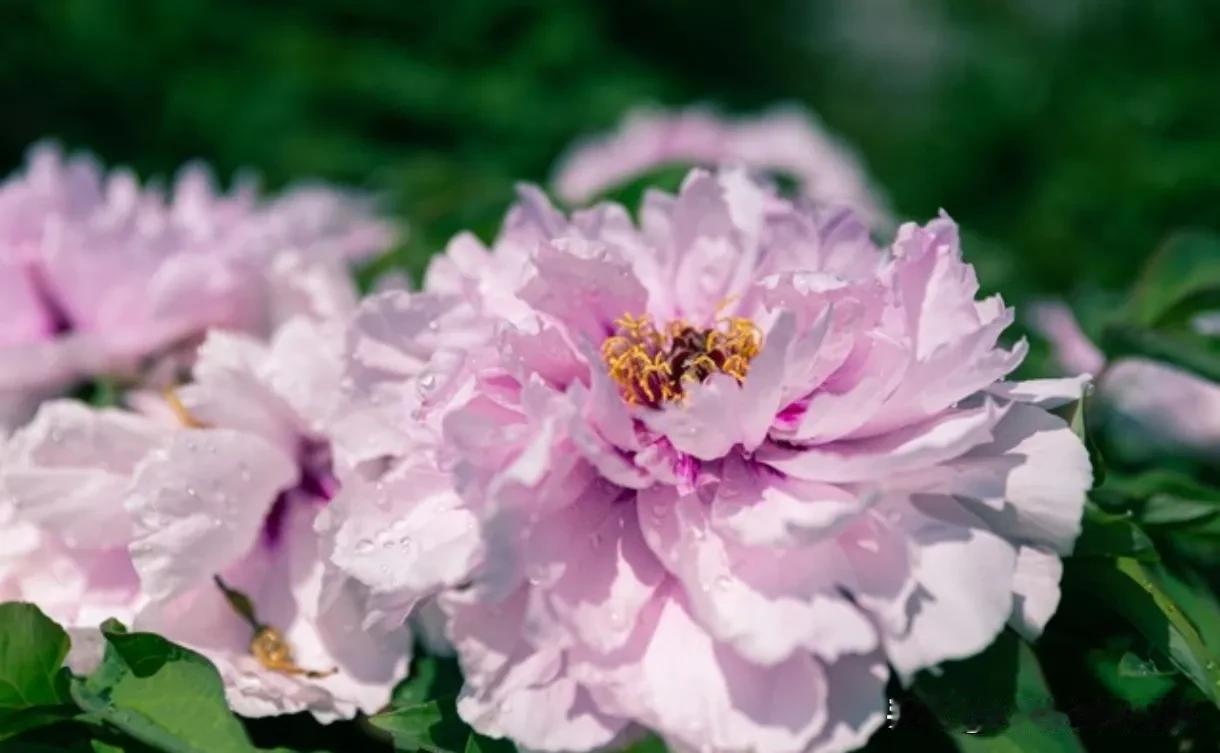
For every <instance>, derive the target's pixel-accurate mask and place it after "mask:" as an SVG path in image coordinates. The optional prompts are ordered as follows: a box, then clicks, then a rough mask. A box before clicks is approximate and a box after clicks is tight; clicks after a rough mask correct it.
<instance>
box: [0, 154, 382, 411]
mask: <svg viewBox="0 0 1220 753" xmlns="http://www.w3.org/2000/svg"><path fill="white" fill-rule="evenodd" d="M392 238H393V232H392V228H391V227H390V226H389V225H388V224H387V223H385V222H382V221H380V220H378V219H375V218H374V217H373V216H372V214H371V213H370V212H369V211H368V207H367V206H365V205H364V204H363V203H362V202H361V201H360V200H357V199H354V198H350V197H347V196H344V195H342V194H339V193H336V192H334V191H332V190H328V189H323V188H317V187H309V188H302V189H299V190H296V191H292V192H289V193H287V194H285V195H283V196H280V197H278V198H275V199H272V200H270V201H267V202H260V201H258V200H257V197H256V196H255V194H254V191H253V190H252V188H251V187H250V186H243V187H239V188H238V189H237V190H235V191H234V192H232V193H230V194H221V193H219V192H218V191H217V189H216V187H215V185H214V184H213V181H212V179H211V177H210V176H209V174H208V173H207V171H206V170H204V169H203V168H201V167H198V166H194V167H188V168H186V169H184V170H183V171H182V173H181V174H180V175H179V177H178V180H177V181H176V183H175V185H174V188H173V191H172V192H171V193H170V194H168V195H165V194H163V193H162V192H161V191H158V190H156V189H154V188H145V187H141V186H140V185H139V184H138V182H137V180H136V178H135V176H134V175H133V174H131V173H130V172H126V171H122V170H120V171H115V172H112V173H110V174H105V173H104V172H103V170H102V168H101V167H100V166H99V165H97V164H96V163H95V162H94V161H92V160H91V159H89V158H87V157H79V156H78V157H72V158H67V159H65V158H64V157H63V156H62V155H61V154H60V152H59V151H58V150H57V149H56V148H55V147H52V146H48V145H40V146H37V147H35V148H34V149H32V150H31V152H30V156H29V162H28V165H27V167H26V170H25V171H24V172H23V173H19V174H17V175H15V176H13V177H11V178H10V179H9V180H8V181H7V182H6V183H4V184H3V185H0V297H2V298H3V300H4V301H5V303H6V306H5V317H4V322H3V323H2V324H0V363H3V364H4V366H3V368H0V430H2V429H3V428H4V427H8V428H12V427H14V426H16V425H19V424H20V423H21V422H22V421H23V420H24V419H25V418H27V417H28V416H29V415H30V413H31V412H32V410H33V408H34V407H35V406H36V405H37V403H38V401H39V400H41V399H44V398H47V397H51V396H54V395H56V394H59V393H62V392H63V391H64V390H65V389H66V388H67V387H68V386H70V385H71V384H72V383H74V382H76V381H79V380H81V379H85V378H88V377H92V376H98V375H107V376H113V377H121V378H124V379H129V378H131V377H132V376H133V375H134V374H136V373H137V372H139V371H140V370H141V369H143V368H145V367H147V365H148V363H147V360H148V359H149V358H152V357H160V356H165V355H167V354H172V353H174V352H176V351H181V350H182V349H183V347H184V346H193V345H194V344H197V343H198V341H199V340H201V339H202V336H203V334H204V332H205V331H206V330H207V329H208V328H209V327H229V328H234V329H239V330H242V331H247V332H251V333H255V334H259V335H266V334H268V333H270V332H271V331H272V329H274V326H275V325H276V324H277V323H278V322H281V321H285V320H287V319H288V318H290V317H291V316H294V315H297V314H310V315H316V316H333V315H335V314H336V313H337V312H338V311H340V310H342V309H344V308H346V307H350V306H351V305H352V304H353V303H354V300H355V290H354V288H353V286H352V283H351V281H350V279H349V277H348V274H347V271H346V265H345V262H346V261H348V260H353V259H358V258H362V257H365V256H368V255H370V254H373V253H375V252H378V251H381V250H384V249H385V248H387V247H388V246H389V244H390V243H391V241H392Z"/></svg>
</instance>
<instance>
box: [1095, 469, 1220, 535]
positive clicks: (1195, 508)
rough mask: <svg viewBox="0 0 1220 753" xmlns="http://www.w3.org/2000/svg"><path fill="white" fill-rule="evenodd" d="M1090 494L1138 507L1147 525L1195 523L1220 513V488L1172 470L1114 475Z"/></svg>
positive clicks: (1112, 504) (1111, 504)
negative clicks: (1132, 474)
mask: <svg viewBox="0 0 1220 753" xmlns="http://www.w3.org/2000/svg"><path fill="white" fill-rule="evenodd" d="M1091 496H1092V497H1093V498H1094V499H1095V500H1097V501H1098V503H1099V504H1101V505H1103V506H1104V507H1106V508H1109V509H1124V510H1133V511H1135V512H1136V513H1137V517H1138V519H1139V521H1140V523H1141V524H1143V525H1146V526H1174V527H1196V526H1198V525H1201V524H1203V523H1206V522H1207V521H1209V520H1211V519H1213V518H1215V517H1216V516H1220V489H1214V488H1212V487H1209V486H1206V485H1204V484H1201V483H1199V482H1198V481H1195V480H1194V479H1193V478H1191V477H1190V476H1187V475H1185V474H1182V473H1179V472H1175V471H1169V470H1161V469H1158V470H1153V471H1148V472H1146V473H1141V474H1138V475H1135V476H1112V477H1111V478H1109V479H1107V481H1106V484H1105V486H1104V487H1102V488H1101V489H1097V490H1095V491H1094V492H1093V494H1092V495H1091Z"/></svg>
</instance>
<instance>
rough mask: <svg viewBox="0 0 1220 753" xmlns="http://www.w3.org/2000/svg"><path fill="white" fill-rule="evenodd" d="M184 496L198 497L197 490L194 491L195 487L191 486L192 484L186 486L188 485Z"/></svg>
mask: <svg viewBox="0 0 1220 753" xmlns="http://www.w3.org/2000/svg"><path fill="white" fill-rule="evenodd" d="M186 496H188V497H198V496H199V492H197V491H195V487H193V486H188V487H186Z"/></svg>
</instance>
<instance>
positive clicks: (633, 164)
mask: <svg viewBox="0 0 1220 753" xmlns="http://www.w3.org/2000/svg"><path fill="white" fill-rule="evenodd" d="M674 164H678V165H692V164H694V165H703V166H708V167H715V166H717V165H729V164H737V165H743V166H745V167H748V168H750V169H752V170H759V171H763V172H770V173H779V174H783V175H787V176H790V177H792V178H795V179H796V181H797V184H798V185H799V187H800V189H801V191H802V192H803V193H804V194H806V195H807V196H809V197H810V198H812V199H813V200H814V201H816V202H818V203H822V204H831V205H837V206H845V207H850V208H852V209H854V210H855V211H856V212H857V213H859V214H860V215H862V216H863V217H864V218H865V219H867V220H868V221H869V223H870V224H872V225H875V226H885V225H888V224H889V221H888V211H887V210H886V208H885V206H884V201H882V199H881V198H880V195H879V194H878V192H877V191H876V189H875V188H874V187H873V186H872V185H870V182H869V179H868V176H867V175H866V174H865V171H864V168H863V166H862V165H861V164H860V160H859V159H858V158H857V157H856V155H854V154H853V153H852V152H851V150H850V149H849V148H848V147H847V146H846V145H845V144H843V143H842V142H840V141H839V140H838V139H836V138H834V137H833V136H831V135H830V134H829V133H827V131H826V129H825V127H824V126H823V125H822V124H821V123H820V122H819V121H818V120H817V118H815V117H814V116H813V115H812V114H810V113H808V112H806V111H804V110H801V109H798V108H780V109H775V110H772V111H770V112H768V113H765V114H763V115H761V116H758V117H754V118H741V119H737V120H732V119H727V118H724V117H721V116H719V115H717V114H716V113H715V112H713V111H711V110H708V109H704V108H700V107H689V108H686V109H684V110H676V111H664V110H637V111H634V112H631V113H628V115H627V116H626V118H624V120H623V123H622V124H621V125H620V126H619V129H618V130H617V131H615V132H613V133H611V134H609V135H605V136H599V137H594V138H591V139H587V140H585V141H582V142H580V143H577V144H576V145H575V146H574V147H573V148H571V149H570V150H569V151H568V153H567V154H566V155H565V156H564V157H563V158H562V159H561V160H560V163H559V167H558V168H557V170H556V172H555V178H554V184H555V190H556V191H557V192H558V193H559V195H560V196H561V197H562V198H563V199H564V200H565V201H569V202H574V203H585V202H588V201H590V200H591V199H593V198H595V197H596V196H597V195H599V194H601V193H603V192H604V191H606V190H607V189H611V188H614V187H615V186H618V185H621V184H622V183H624V182H626V181H628V180H630V179H632V178H635V177H639V176H642V175H644V174H646V173H648V172H649V171H651V170H655V169H657V168H660V167H664V166H666V165H674Z"/></svg>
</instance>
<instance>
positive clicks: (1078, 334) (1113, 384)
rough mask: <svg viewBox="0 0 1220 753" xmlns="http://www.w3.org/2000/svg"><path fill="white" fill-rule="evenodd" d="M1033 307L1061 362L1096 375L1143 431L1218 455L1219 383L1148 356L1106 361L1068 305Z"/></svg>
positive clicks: (1115, 405)
mask: <svg viewBox="0 0 1220 753" xmlns="http://www.w3.org/2000/svg"><path fill="white" fill-rule="evenodd" d="M1031 312H1032V313H1031V317H1030V324H1031V326H1033V327H1034V328H1035V329H1036V330H1037V331H1038V332H1039V333H1040V334H1041V335H1042V336H1044V337H1045V338H1046V339H1047V340H1048V341H1049V342H1050V343H1051V346H1052V347H1053V348H1054V355H1055V359H1056V360H1057V361H1058V362H1059V365H1060V367H1061V368H1062V369H1063V370H1064V371H1065V372H1066V373H1069V374H1082V373H1087V374H1092V375H1094V376H1096V377H1097V396H1098V398H1099V399H1100V400H1101V401H1102V402H1103V403H1104V404H1105V405H1106V406H1107V408H1109V409H1111V410H1113V411H1114V412H1115V413H1117V414H1119V415H1121V416H1123V417H1124V418H1126V419H1128V420H1130V421H1132V422H1134V424H1135V426H1137V427H1138V429H1139V431H1140V433H1141V436H1143V437H1145V438H1147V439H1150V440H1152V441H1154V442H1156V443H1158V444H1160V445H1161V446H1162V447H1163V448H1164V449H1168V450H1170V451H1177V452H1187V453H1190V454H1192V455H1196V456H1199V457H1203V458H1211V459H1215V458H1220V385H1218V384H1216V383H1215V382H1212V381H1209V380H1207V379H1204V378H1202V377H1200V376H1196V375H1195V374H1192V373H1190V372H1188V371H1186V370H1184V369H1180V368H1178V367H1176V366H1172V365H1170V364H1167V363H1162V362H1160V361H1154V360H1151V359H1148V358H1120V359H1118V360H1116V361H1114V362H1113V363H1107V362H1106V358H1105V355H1104V354H1103V353H1102V352H1101V350H1099V349H1098V348H1097V346H1096V345H1094V344H1093V342H1092V341H1091V340H1089V338H1088V336H1087V335H1085V334H1084V332H1083V331H1082V330H1081V329H1080V325H1079V324H1077V322H1076V318H1075V317H1074V316H1073V315H1072V311H1071V309H1069V308H1068V307H1067V306H1066V305H1064V304H1062V303H1059V302H1045V303H1040V304H1037V305H1036V306H1035V307H1033V308H1032V309H1031ZM1209 321H1211V320H1210V319H1208V318H1207V317H1203V318H1201V319H1199V320H1198V321H1197V322H1196V323H1195V326H1196V329H1197V330H1198V331H1199V332H1200V334H1204V335H1207V334H1213V333H1212V332H1211V325H1210V324H1209Z"/></svg>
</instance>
